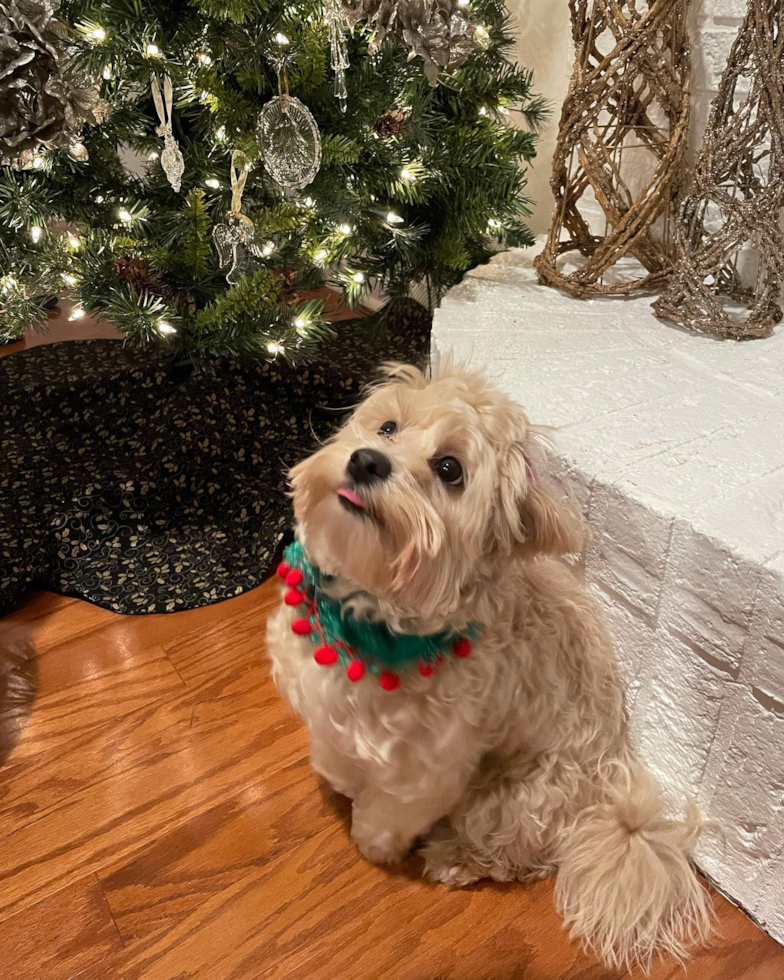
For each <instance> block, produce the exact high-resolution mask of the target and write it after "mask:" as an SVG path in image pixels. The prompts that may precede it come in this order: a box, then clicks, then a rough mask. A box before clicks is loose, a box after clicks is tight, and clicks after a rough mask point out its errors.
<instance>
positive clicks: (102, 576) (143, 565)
mask: <svg viewBox="0 0 784 980" xmlns="http://www.w3.org/2000/svg"><path fill="white" fill-rule="evenodd" d="M340 331H341V334H340V342H339V344H338V343H332V342H330V341H327V343H326V344H325V347H326V348H330V347H332V348H333V349H332V351H331V352H330V350H329V349H328V350H327V351H326V353H325V356H324V358H323V359H322V360H321V361H320V362H319V363H318V364H317V365H315V366H311V367H309V368H306V369H300V370H294V369H291V368H288V367H287V366H286V365H284V364H281V363H278V362H274V363H269V362H266V361H253V362H247V363H238V362H233V361H231V362H230V361H225V362H220V363H218V364H217V365H216V366H215V372H214V373H213V374H190V375H189V374H188V372H187V371H184V370H183V369H182V368H176V367H174V366H173V365H172V364H171V363H170V362H169V361H166V360H155V359H151V358H150V357H149V355H148V354H144V353H140V352H138V351H134V350H127V349H123V347H122V346H121V345H120V344H119V343H118V342H116V341H110V340H89V341H74V342H68V343H61V344H56V345H52V346H46V347H37V348H33V349H32V350H30V351H25V352H22V353H18V354H14V355H12V356H10V357H5V358H2V359H0V615H2V614H3V613H6V612H8V611H9V610H11V609H12V608H13V607H14V606H15V605H16V604H17V603H18V602H19V600H20V599H21V597H22V595H23V593H24V592H25V591H26V590H27V589H29V588H31V587H39V588H45V589H50V590H53V591H55V592H60V593H63V594H65V595H72V596H79V597H80V598H83V599H87V600H89V601H90V602H94V603H96V604H98V605H99V606H104V607H105V608H107V609H112V610H115V611H116V612H121V613H152V612H172V611H174V610H180V609H191V608H194V607H197V606H204V605H207V604H209V603H212V602H219V601H220V600H221V599H226V598H228V597H230V596H234V595H239V594H240V593H242V592H245V591H247V590H248V589H251V588H253V587H254V586H256V585H258V584H259V582H260V581H262V579H263V578H264V577H265V575H266V573H267V570H268V567H269V564H270V562H271V561H272V560H273V557H274V555H275V552H276V549H277V547H278V545H279V543H280V541H281V538H282V537H283V536H284V534H285V533H286V532H287V529H288V527H289V525H290V521H291V513H290V505H289V501H288V499H287V497H286V495H285V490H286V483H285V478H284V474H285V471H286V469H287V468H288V467H289V466H291V465H292V464H293V463H295V462H296V461H297V460H299V459H301V458H302V457H303V456H305V455H306V454H307V453H308V452H310V451H311V450H312V449H313V447H314V445H315V443H316V440H317V439H318V438H323V437H324V436H326V435H328V434H329V432H330V431H331V430H332V429H333V428H334V426H335V425H336V424H337V423H338V422H340V421H341V420H342V419H343V418H344V416H345V412H346V410H347V409H348V408H350V406H351V405H352V404H353V403H354V402H355V400H356V397H357V395H358V394H359V392H360V391H361V389H362V387H363V385H364V384H366V383H367V382H368V381H369V380H371V379H372V378H373V376H374V371H375V368H376V366H377V365H378V363H379V362H380V361H382V360H386V359H394V360H405V361H413V362H415V363H421V362H422V361H423V360H424V359H425V357H426V355H427V351H428V348H429V332H430V316H429V315H428V314H427V313H426V312H425V311H424V310H423V309H422V308H421V307H418V306H415V305H413V304H412V307H411V310H410V313H409V315H407V316H402V317H400V318H399V320H398V321H397V323H396V324H394V325H393V326H391V327H390V328H389V333H388V335H387V337H386V338H385V339H384V340H383V341H381V342H373V340H372V339H371V338H370V337H368V332H367V328H366V327H363V324H362V321H346V322H344V323H341V324H340Z"/></svg>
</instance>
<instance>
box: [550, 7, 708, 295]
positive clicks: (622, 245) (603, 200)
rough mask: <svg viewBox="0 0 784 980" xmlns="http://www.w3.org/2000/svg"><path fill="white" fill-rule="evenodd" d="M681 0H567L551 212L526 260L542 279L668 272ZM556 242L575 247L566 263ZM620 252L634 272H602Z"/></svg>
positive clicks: (575, 285)
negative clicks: (566, 64)
mask: <svg viewBox="0 0 784 980" xmlns="http://www.w3.org/2000/svg"><path fill="white" fill-rule="evenodd" d="M688 2H689V0H650V2H649V3H648V4H647V5H646V4H638V3H637V2H636V0H569V7H570V9H571V15H572V34H573V37H574V44H575V49H576V60H575V64H574V69H573V72H572V79H571V84H570V87H569V94H568V95H567V97H566V101H565V103H564V107H563V112H562V114H561V124H560V129H559V132H558V143H557V146H556V150H555V157H554V159H553V175H552V179H551V182H550V183H551V186H552V188H553V193H554V195H555V204H556V206H555V213H554V216H553V222H552V226H551V228H550V234H549V237H548V239H547V244H546V245H545V249H544V251H543V252H542V254H541V255H540V256H539V257H538V258H537V260H536V268H537V269H538V271H539V278H540V280H541V281H542V282H543V283H547V284H549V285H552V286H559V287H560V288H562V289H565V290H567V291H568V292H570V293H573V294H574V295H575V296H579V297H589V296H600V295H605V294H608V293H628V292H631V291H632V290H635V289H639V288H644V287H653V286H655V285H657V284H659V283H660V282H661V281H662V280H663V279H664V278H665V277H666V276H667V274H668V273H669V271H670V269H671V255H670V249H669V245H668V241H667V219H668V217H669V205H670V202H671V200H672V198H673V196H674V194H675V191H676V190H677V187H678V184H679V182H680V180H681V179H682V175H683V170H684V155H685V153H686V136H687V129H688V123H689V52H688V44H687V36H686V11H687V8H688ZM603 52H609V53H607V54H604V53H603ZM662 216H663V218H664V221H663V222H660V224H663V226H664V227H663V228H660V229H659V228H657V229H656V230H654V229H653V225H654V222H656V220H657V219H658V218H660V217H662ZM655 231H656V232H658V234H656V233H655ZM567 252H572V253H579V256H582V258H579V256H578V255H573V256H571V257H570V258H574V259H577V260H578V262H577V264H578V265H579V268H577V269H576V270H575V271H565V270H564V265H565V260H564V259H563V258H560V257H562V256H564V254H565V253H567ZM625 255H632V256H634V257H635V258H636V259H637V260H638V261H639V262H640V263H641V265H642V268H641V269H640V271H639V275H635V276H634V278H633V279H629V278H628V276H627V277H626V278H625V279H624V278H622V277H621V276H620V275H617V276H615V277H614V279H613V277H612V276H608V272H609V271H610V269H612V267H613V266H614V265H615V263H616V262H617V261H618V260H619V259H620V258H621V257H623V256H625ZM559 258H560V261H559Z"/></svg>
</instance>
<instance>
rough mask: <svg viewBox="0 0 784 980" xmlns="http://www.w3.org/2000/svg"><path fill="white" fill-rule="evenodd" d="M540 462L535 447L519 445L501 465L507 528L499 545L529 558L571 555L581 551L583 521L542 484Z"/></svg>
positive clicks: (502, 499)
mask: <svg viewBox="0 0 784 980" xmlns="http://www.w3.org/2000/svg"><path fill="white" fill-rule="evenodd" d="M534 456H535V457H536V459H537V463H536V464H534V462H533V457H534ZM540 461H541V454H540V453H538V452H537V447H536V446H535V445H528V446H527V445H525V444H523V443H520V444H516V445H513V446H512V447H511V448H510V449H509V452H508V453H507V456H506V459H505V460H504V461H503V462H502V466H501V485H500V497H501V509H502V513H503V520H504V523H505V524H506V527H507V529H508V530H507V533H506V534H502V543H504V544H507V545H508V546H509V547H510V549H512V550H515V551H517V552H518V554H524V555H526V556H529V557H534V556H535V555H569V554H573V553H575V552H578V551H580V550H581V548H582V543H583V538H584V528H583V523H582V520H581V518H580V517H579V516H578V514H577V513H576V512H575V511H574V510H573V509H572V508H571V507H570V506H569V505H568V504H567V503H566V502H564V501H560V500H558V499H557V497H556V496H555V494H554V493H553V491H552V489H550V488H549V487H548V486H547V485H546V484H545V483H544V481H543V479H542V475H541V473H540V466H541V462H540Z"/></svg>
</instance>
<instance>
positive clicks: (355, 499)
mask: <svg viewBox="0 0 784 980" xmlns="http://www.w3.org/2000/svg"><path fill="white" fill-rule="evenodd" d="M338 496H339V497H345V498H346V500H348V501H349V502H350V503H352V504H354V506H355V507H364V506H365V501H364V500H363V499H362V498H361V497H360V496H359V494H356V493H354V491H353V490H349V489H348V488H347V487H341V488H340V489H339V490H338Z"/></svg>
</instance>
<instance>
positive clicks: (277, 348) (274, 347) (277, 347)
mask: <svg viewBox="0 0 784 980" xmlns="http://www.w3.org/2000/svg"><path fill="white" fill-rule="evenodd" d="M267 350H268V351H269V352H270V354H280V352H281V351H282V350H283V344H276V343H274V342H273V341H270V342H269V343H268V344H267Z"/></svg>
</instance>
